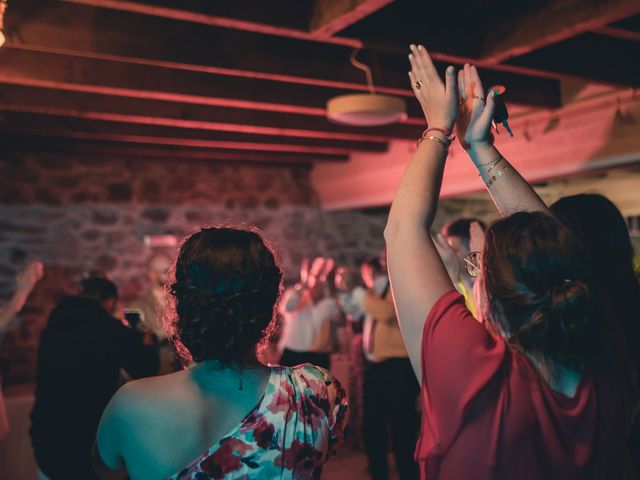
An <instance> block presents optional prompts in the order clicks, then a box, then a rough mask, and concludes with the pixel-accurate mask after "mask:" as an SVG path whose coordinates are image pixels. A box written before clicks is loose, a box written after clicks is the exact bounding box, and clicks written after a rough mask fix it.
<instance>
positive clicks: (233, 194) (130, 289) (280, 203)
mask: <svg viewBox="0 0 640 480" xmlns="http://www.w3.org/2000/svg"><path fill="white" fill-rule="evenodd" d="M448 203H451V201H449V202H448ZM448 203H447V202H445V204H443V211H447V212H448V210H447V207H446V205H447V204H448ZM481 203H482V202H480V203H477V204H478V205H480V204H481ZM467 207H468V205H467ZM460 208H461V207H460V205H457V206H456V205H454V207H453V212H455V213H459V210H460ZM452 214H453V213H452ZM447 215H448V213H447ZM386 216H387V210H386V209H385V208H381V209H373V210H367V211H341V212H323V211H322V210H321V209H320V207H319V205H318V202H317V198H316V195H315V194H314V192H313V190H312V187H311V183H310V169H309V168H308V167H306V166H266V165H259V164H244V165H237V164H236V165H231V164H219V163H212V162H205V161H183V160H180V161H170V160H156V159H140V158H138V159H122V158H109V157H103V158H76V157H64V156H59V155H52V154H37V155H21V156H18V155H12V156H6V157H4V158H0V299H6V298H8V297H9V296H10V294H11V292H12V290H13V278H14V275H15V273H16V271H17V270H19V269H20V268H22V267H23V266H24V265H25V263H26V262H27V261H29V260H31V259H39V260H41V261H43V262H44V263H45V266H46V268H45V272H46V273H45V278H44V279H43V281H42V282H41V283H40V284H39V285H38V286H37V288H36V290H35V291H34V293H33V294H32V295H31V297H30V299H29V301H28V302H27V305H26V306H25V308H24V310H23V312H21V315H20V319H21V321H20V322H16V326H15V327H14V328H13V329H11V330H10V331H9V332H8V333H7V334H6V336H5V338H4V341H3V342H2V346H1V348H0V356H2V357H7V358H9V359H10V362H11V374H10V377H9V380H10V381H12V382H23V381H30V380H32V379H33V375H34V365H35V363H34V362H35V353H36V349H37V345H38V339H39V335H40V332H41V331H42V328H43V327H44V324H45V321H46V316H47V314H48V312H49V311H50V310H51V309H52V308H53V306H54V305H55V303H56V301H57V300H58V298H59V297H60V296H61V295H62V294H64V293H68V292H73V291H74V289H75V288H76V285H77V281H78V280H79V278H80V277H81V276H82V274H83V273H86V272H88V271H91V270H103V271H105V272H107V273H108V274H109V275H110V277H111V278H112V279H113V280H114V281H115V282H116V283H117V284H118V286H119V288H120V291H121V296H122V300H123V303H124V304H126V303H127V302H128V301H130V300H131V299H133V298H135V297H136V296H138V295H140V294H142V293H143V292H145V291H146V289H147V279H146V263H147V261H148V259H149V257H150V256H151V255H152V254H153V253H154V251H153V249H151V248H149V247H147V246H145V244H144V242H143V239H144V237H145V236H146V235H162V234H169V235H175V236H177V237H183V236H184V235H186V234H188V233H189V232H191V231H193V230H194V229H196V228H197V227H198V226H200V225H206V224H219V223H234V224H240V225H243V224H244V225H256V226H258V227H259V228H261V229H262V230H263V231H264V233H265V235H266V236H267V237H268V238H269V239H270V240H271V241H273V242H274V243H275V244H276V247H277V249H278V251H279V252H280V255H281V259H282V263H283V266H284V269H285V280H286V281H287V282H293V281H295V280H296V279H297V272H298V265H299V264H300V261H301V259H302V258H304V257H311V256H315V255H330V256H333V257H334V258H336V260H337V261H338V262H339V263H341V264H347V265H355V264H357V262H358V261H359V260H360V259H362V258H364V257H365V256H368V255H375V254H377V253H378V252H380V250H381V249H382V248H383V245H384V240H383V237H382V232H383V229H384V225H385V222H386ZM169 253H174V252H171V251H170V252H169ZM0 301H1V300H0Z"/></svg>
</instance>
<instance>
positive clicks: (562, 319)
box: [478, 212, 602, 367]
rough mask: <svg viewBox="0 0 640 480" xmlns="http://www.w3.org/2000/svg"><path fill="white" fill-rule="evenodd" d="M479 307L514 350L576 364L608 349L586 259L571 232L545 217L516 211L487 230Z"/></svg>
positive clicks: (545, 215)
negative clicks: (595, 314)
mask: <svg viewBox="0 0 640 480" xmlns="http://www.w3.org/2000/svg"><path fill="white" fill-rule="evenodd" d="M478 280H479V282H480V285H479V292H480V295H481V297H480V306H481V310H482V313H483V317H484V319H485V320H486V321H487V322H488V324H489V326H490V327H491V328H492V329H493V330H494V331H495V332H496V333H498V334H500V335H501V336H503V337H504V338H505V339H506V340H507V342H508V343H509V345H510V346H511V347H512V348H514V349H515V350H519V351H521V352H524V353H534V352H536V353H542V354H544V355H545V356H547V357H549V358H551V359H554V360H556V361H559V362H560V363H562V364H564V365H566V366H569V367H571V366H578V365H579V364H580V363H581V362H582V361H584V360H588V359H589V358H591V357H593V356H594V355H596V354H597V353H598V352H599V351H601V350H602V342H601V339H600V334H601V330H600V328H601V325H600V323H599V321H598V319H597V318H595V316H594V315H593V309H592V298H591V297H592V295H591V289H590V284H591V278H590V273H589V268H588V261H587V258H586V256H585V254H584V252H583V250H582V248H581V247H580V244H579V242H578V240H577V238H575V237H574V236H573V234H572V233H571V232H570V231H569V230H568V229H567V228H566V227H565V226H564V225H562V224H561V223H560V222H559V221H558V220H556V219H555V218H553V217H551V216H550V215H547V214H544V213H540V212H537V213H525V212H522V213H516V214H514V215H511V216H510V217H507V218H505V219H503V220H499V221H497V222H495V223H494V224H492V225H491V226H490V227H489V229H488V230H487V236H486V240H485V249H484V252H483V255H482V267H481V274H480V278H479V279H478Z"/></svg>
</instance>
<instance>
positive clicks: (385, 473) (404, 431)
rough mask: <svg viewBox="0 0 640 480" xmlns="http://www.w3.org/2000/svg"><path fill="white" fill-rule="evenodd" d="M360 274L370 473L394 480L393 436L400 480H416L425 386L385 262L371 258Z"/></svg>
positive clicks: (365, 432)
mask: <svg viewBox="0 0 640 480" xmlns="http://www.w3.org/2000/svg"><path fill="white" fill-rule="evenodd" d="M360 271H361V274H362V280H363V282H364V284H365V286H366V287H367V290H366V291H365V294H364V300H363V310H364V312H365V319H364V328H363V341H362V343H363V352H364V357H365V370H364V385H363V396H364V399H363V401H364V405H363V409H364V412H363V437H364V445H365V451H366V454H367V459H368V462H369V471H370V473H371V477H372V478H373V479H374V480H384V479H387V478H389V465H388V459H387V453H388V449H389V437H390V438H391V447H392V450H393V454H394V457H395V463H396V468H397V470H398V473H399V475H400V478H401V479H402V480H405V479H415V478H418V465H417V464H416V462H415V461H414V460H413V451H414V448H415V443H416V438H417V433H418V425H419V415H418V412H417V406H416V400H417V396H418V392H419V390H420V388H419V385H418V382H417V381H416V378H415V376H414V374H413V370H412V369H411V363H410V362H409V356H408V354H407V349H406V348H405V346H404V341H403V339H402V334H401V332H400V326H399V325H398V319H397V317H396V312H395V308H394V305H393V297H392V295H391V289H390V288H389V278H388V276H387V272H386V269H385V268H384V267H383V263H382V262H381V260H380V258H377V257H370V258H368V259H366V260H365V261H363V262H362V265H361V267H360Z"/></svg>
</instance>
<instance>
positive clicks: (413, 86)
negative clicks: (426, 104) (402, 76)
mask: <svg viewBox="0 0 640 480" xmlns="http://www.w3.org/2000/svg"><path fill="white" fill-rule="evenodd" d="M409 81H410V82H411V90H413V94H414V95H415V96H416V97H418V98H419V93H420V90H418V88H417V87H416V82H417V79H416V76H415V75H414V74H413V72H409Z"/></svg>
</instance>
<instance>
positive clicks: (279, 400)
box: [170, 364, 349, 480]
mask: <svg viewBox="0 0 640 480" xmlns="http://www.w3.org/2000/svg"><path fill="white" fill-rule="evenodd" d="M348 412H349V402H348V399H347V395H346V393H345V391H344V389H343V388H342V385H340V382H338V380H336V379H335V378H333V377H332V376H331V374H330V373H329V372H328V371H326V370H324V369H321V368H318V367H314V366H312V365H308V364H305V365H300V366H298V367H294V368H286V367H273V368H272V369H271V376H270V378H269V383H268V385H267V388H266V391H265V393H264V396H263V397H262V399H261V400H260V402H259V403H258V405H256V407H255V408H254V409H253V410H252V411H251V412H249V413H248V414H247V416H246V417H245V418H244V419H243V420H242V421H241V422H240V424H239V425H238V426H237V427H235V428H234V429H233V430H232V431H231V432H229V433H228V434H227V435H226V436H224V437H223V438H222V439H221V440H220V441H219V442H218V443H216V444H215V445H214V446H212V447H211V448H210V449H209V450H207V451H206V452H205V453H204V454H203V455H201V456H200V457H198V458H197V459H195V460H194V461H193V462H192V463H191V464H190V465H188V466H187V467H185V468H184V469H183V470H182V471H180V472H179V473H177V474H175V475H173V476H172V477H170V480H187V479H189V480H212V479H215V480H217V479H225V480H232V479H233V480H235V479H252V478H260V479H317V478H320V474H321V473H322V466H323V465H324V463H325V462H326V460H327V458H328V457H329V454H330V452H331V449H332V447H333V445H335V444H336V443H337V442H338V441H339V440H340V439H341V438H342V432H343V430H344V427H345V424H346V422H347V416H348Z"/></svg>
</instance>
